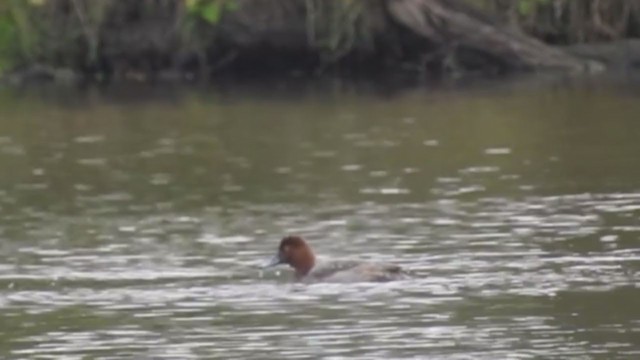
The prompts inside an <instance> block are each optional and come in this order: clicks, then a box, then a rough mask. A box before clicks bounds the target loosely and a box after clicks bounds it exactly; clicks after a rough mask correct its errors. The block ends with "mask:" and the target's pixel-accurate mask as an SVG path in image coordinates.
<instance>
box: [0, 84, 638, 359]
mask: <svg viewBox="0 0 640 360" xmlns="http://www.w3.org/2000/svg"><path fill="white" fill-rule="evenodd" d="M639 88H640V86H637V87H633V86H624V87H623V86H617V85H614V84H611V83H607V84H598V83H595V84H594V83H592V82H588V83H582V84H578V85H575V84H574V85H568V86H557V85H554V86H551V85H549V86H535V87H526V86H524V87H520V86H503V87H499V88H496V89H493V90H482V87H481V86H480V87H476V88H473V89H467V90H452V89H444V90H433V89H432V90H424V89H418V90H411V91H403V92H398V93H392V94H389V93H387V94H380V93H379V92H375V91H362V90H356V89H353V88H348V87H346V88H344V87H340V86H337V87H333V88H329V89H327V88H321V89H313V88H312V89H308V88H307V89H298V90H297V91H294V92H290V91H286V90H281V89H278V88H277V87H274V88H273V89H270V88H268V87H265V89H263V90H265V91H243V90H225V91H195V90H187V91H179V90H174V91H162V92H160V91H157V90H155V91H151V90H144V89H129V90H126V91H115V90H114V91H110V92H107V93H102V92H100V91H97V90H91V91H86V92H80V93H79V92H73V91H68V90H55V89H54V90H49V91H44V92H43V91H40V92H38V93H35V92H33V91H19V90H13V91H11V90H2V91H0V174H1V175H0V358H3V359H26V358H29V359H31V358H33V359H122V358H136V359H142V358H153V359H165V358H166V359H168V358H172V359H195V358H206V359H213V358H220V359H276V358H291V359H318V358H327V359H342V358H360V359H375V358H385V359H408V358H412V359H423V358H429V359H543V358H544V359H569V358H571V359H637V358H640V289H639V288H638V283H639V276H640V166H639V164H640V163H639V156H640V141H639V140H640V101H638V95H637V94H638V91H637V89H639ZM289 233H298V234H302V235H303V236H305V237H307V238H308V239H309V241H310V242H311V243H312V244H313V246H314V247H315V248H316V249H317V251H318V252H320V253H322V254H324V255H325V256H329V257H339V258H343V257H346V258H360V259H375V260H388V261H393V262H396V263H399V264H401V265H403V266H405V267H406V268H409V269H411V270H412V271H414V273H415V275H416V276H415V278H413V279H411V280H406V281H400V282H396V283H387V284H369V283H360V284H349V285H345V284H314V285H300V284H292V283H291V282H290V281H289V279H290V275H291V274H290V272H289V270H288V269H280V270H277V271H268V272H263V271H261V269H260V266H261V265H262V264H264V263H265V262H266V261H267V259H268V258H269V257H270V256H271V255H272V254H273V253H274V251H275V247H276V245H277V243H278V241H279V239H280V238H281V237H282V236H283V235H284V234H289Z"/></svg>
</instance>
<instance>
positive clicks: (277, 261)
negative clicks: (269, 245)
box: [264, 254, 284, 268]
mask: <svg viewBox="0 0 640 360" xmlns="http://www.w3.org/2000/svg"><path fill="white" fill-rule="evenodd" d="M282 263H284V261H282V257H280V254H276V256H274V257H273V258H272V259H271V261H269V263H268V264H267V265H265V266H264V267H266V268H268V267H272V266H276V265H280V264H282Z"/></svg>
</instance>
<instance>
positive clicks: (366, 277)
mask: <svg viewBox="0 0 640 360" xmlns="http://www.w3.org/2000/svg"><path fill="white" fill-rule="evenodd" d="M279 264H288V265H289V266H291V267H292V268H293V269H294V270H295V279H296V280H297V281H302V282H316V281H328V282H367V281H375V282H384V281H392V280H400V279H403V278H406V277H407V273H406V272H405V271H403V270H402V268H401V267H400V266H398V265H393V264H387V263H373V262H359V261H331V262H328V263H323V264H317V263H316V257H315V255H314V254H313V250H311V247H310V246H309V245H308V244H307V242H306V241H304V239H302V238H301V237H299V236H287V237H285V238H283V239H282V240H281V241H280V246H279V247H278V253H277V254H276V255H275V256H274V258H273V259H272V260H271V262H270V263H269V264H268V265H267V267H271V266H276V265H279Z"/></svg>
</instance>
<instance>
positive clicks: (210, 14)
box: [201, 1, 222, 24]
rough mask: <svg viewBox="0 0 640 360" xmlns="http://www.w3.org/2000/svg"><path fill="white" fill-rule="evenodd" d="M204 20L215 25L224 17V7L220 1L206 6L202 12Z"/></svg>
mask: <svg viewBox="0 0 640 360" xmlns="http://www.w3.org/2000/svg"><path fill="white" fill-rule="evenodd" d="M201 16H202V18H204V19H205V20H207V22H209V23H210V24H215V23H217V22H218V20H220V17H221V16H222V6H221V4H220V3H219V2H218V1H214V2H210V3H208V4H207V5H205V6H204V8H203V9H202V12H201Z"/></svg>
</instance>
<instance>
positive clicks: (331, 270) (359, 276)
mask: <svg viewBox="0 0 640 360" xmlns="http://www.w3.org/2000/svg"><path fill="white" fill-rule="evenodd" d="M406 276H407V273H406V272H404V271H403V270H402V268H401V267H400V266H398V265H394V264H388V263H375V262H359V261H331V262H327V263H323V264H320V265H318V266H315V267H314V268H313V270H312V271H311V272H310V273H309V274H308V275H307V276H306V277H305V278H304V280H305V281H330V282H360V281H376V282H384V281H392V280H399V279H402V278H405V277H406Z"/></svg>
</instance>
